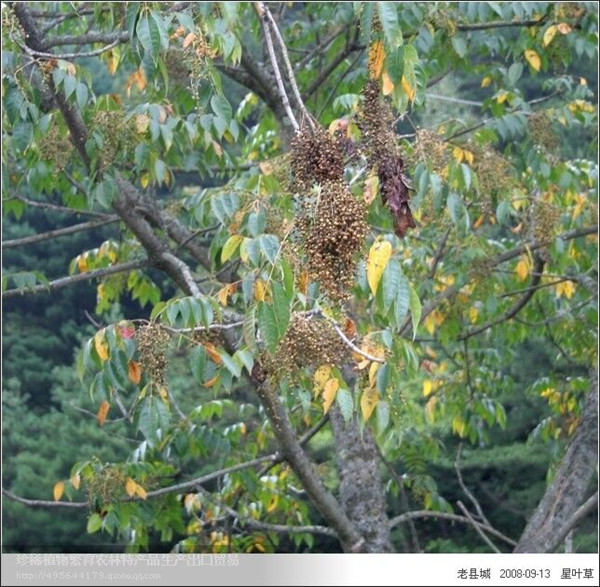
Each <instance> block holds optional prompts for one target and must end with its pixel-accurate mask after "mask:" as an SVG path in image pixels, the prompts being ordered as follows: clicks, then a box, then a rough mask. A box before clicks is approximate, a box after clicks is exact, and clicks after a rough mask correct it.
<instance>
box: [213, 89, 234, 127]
mask: <svg viewBox="0 0 600 587" xmlns="http://www.w3.org/2000/svg"><path fill="white" fill-rule="evenodd" d="M210 105H211V107H212V109H213V112H214V113H215V114H216V115H217V116H218V117H219V118H221V119H223V120H224V121H225V126H226V127H227V126H228V125H229V122H230V121H231V116H232V112H231V105H230V104H229V101H228V100H227V98H225V96H213V97H212V98H211V100H210Z"/></svg>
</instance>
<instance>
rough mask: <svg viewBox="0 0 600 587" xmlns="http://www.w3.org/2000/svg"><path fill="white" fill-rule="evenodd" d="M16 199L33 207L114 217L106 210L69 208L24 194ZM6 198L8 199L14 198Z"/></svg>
mask: <svg viewBox="0 0 600 587" xmlns="http://www.w3.org/2000/svg"><path fill="white" fill-rule="evenodd" d="M12 198H14V199H15V200H19V201H20V202H23V203H24V204H27V205H28V206H31V207H32V208H43V209H45V210H54V211H55V212H63V213H65V214H82V215H84V216H92V217H94V218H105V219H108V218H112V215H111V214H105V213H104V212H93V211H91V210H79V209H77V208H68V207H67V206H59V205H58V204H51V203H50V202H38V201H37V200H30V199H29V198H26V197H24V196H12ZM12 198H6V200H9V199H12Z"/></svg>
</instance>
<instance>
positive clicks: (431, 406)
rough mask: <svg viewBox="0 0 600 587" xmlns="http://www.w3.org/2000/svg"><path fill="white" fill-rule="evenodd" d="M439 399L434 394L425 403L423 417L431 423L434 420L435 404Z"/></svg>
mask: <svg viewBox="0 0 600 587" xmlns="http://www.w3.org/2000/svg"><path fill="white" fill-rule="evenodd" d="M439 399H440V398H439V397H438V396H437V395H434V396H433V397H430V398H429V400H427V403H426V404H425V417H426V418H427V421H428V422H429V423H430V424H433V422H434V421H435V406H436V405H437V403H438V401H439Z"/></svg>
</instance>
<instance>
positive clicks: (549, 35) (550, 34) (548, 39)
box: [543, 24, 557, 47]
mask: <svg viewBox="0 0 600 587" xmlns="http://www.w3.org/2000/svg"><path fill="white" fill-rule="evenodd" d="M556 31H557V27H556V25H555V24H553V25H552V26H550V27H548V28H547V29H546V32H545V33H544V39H543V43H544V47H547V46H548V45H549V44H550V43H552V39H554V35H556Z"/></svg>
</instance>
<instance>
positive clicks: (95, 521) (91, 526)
mask: <svg viewBox="0 0 600 587" xmlns="http://www.w3.org/2000/svg"><path fill="white" fill-rule="evenodd" d="M100 528H102V518H101V517H100V514H98V513H96V512H94V513H93V514H92V515H91V516H90V517H89V518H88V521H87V526H86V529H87V533H88V534H94V533H95V532H98V530H100Z"/></svg>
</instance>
